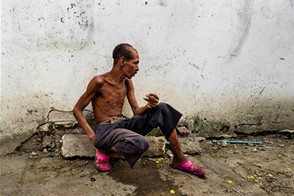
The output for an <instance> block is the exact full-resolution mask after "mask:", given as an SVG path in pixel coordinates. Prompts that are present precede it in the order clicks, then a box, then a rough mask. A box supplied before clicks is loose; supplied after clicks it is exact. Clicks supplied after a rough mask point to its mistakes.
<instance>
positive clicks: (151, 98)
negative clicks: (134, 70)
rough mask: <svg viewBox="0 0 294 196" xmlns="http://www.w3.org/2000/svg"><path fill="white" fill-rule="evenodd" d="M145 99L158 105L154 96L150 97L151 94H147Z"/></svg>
mask: <svg viewBox="0 0 294 196" xmlns="http://www.w3.org/2000/svg"><path fill="white" fill-rule="evenodd" d="M146 97H147V98H148V99H149V100H150V101H152V102H155V103H158V98H156V97H155V96H153V95H151V94H148V95H146Z"/></svg>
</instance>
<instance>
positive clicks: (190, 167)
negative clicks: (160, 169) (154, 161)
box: [170, 160, 205, 178]
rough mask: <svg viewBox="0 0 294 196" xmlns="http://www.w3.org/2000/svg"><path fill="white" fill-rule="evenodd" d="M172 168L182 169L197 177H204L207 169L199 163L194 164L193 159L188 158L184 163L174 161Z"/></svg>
mask: <svg viewBox="0 0 294 196" xmlns="http://www.w3.org/2000/svg"><path fill="white" fill-rule="evenodd" d="M170 167H171V168H174V169H178V170H181V171H183V172H187V173H189V174H193V175H195V176H197V177H200V178H203V177H204V173H205V170H204V168H202V167H199V166H198V165H194V164H193V163H192V162H191V161H189V160H187V161H184V162H182V163H172V164H170Z"/></svg>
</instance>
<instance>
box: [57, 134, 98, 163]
mask: <svg viewBox="0 0 294 196" xmlns="http://www.w3.org/2000/svg"><path fill="white" fill-rule="evenodd" d="M62 141H63V145H62V147H61V153H62V155H63V156H64V157H65V158H69V157H77V156H78V157H94V156H95V147H94V146H93V144H92V143H91V141H90V140H89V138H88V136H87V135H84V134H65V135H64V136H63V137H62Z"/></svg>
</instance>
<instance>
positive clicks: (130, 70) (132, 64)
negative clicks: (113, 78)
mask: <svg viewBox="0 0 294 196" xmlns="http://www.w3.org/2000/svg"><path fill="white" fill-rule="evenodd" d="M130 51H131V52H132V55H133V58H132V59H130V60H127V59H125V60H124V66H123V72H124V74H125V76H126V77H127V78H129V79H131V78H132V77H133V76H135V75H136V73H137V72H138V71H139V55H138V52H137V51H136V50H134V49H132V48H131V49H130Z"/></svg>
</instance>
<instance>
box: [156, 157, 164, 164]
mask: <svg viewBox="0 0 294 196" xmlns="http://www.w3.org/2000/svg"><path fill="white" fill-rule="evenodd" d="M163 160H164V158H158V159H156V161H155V163H157V164H159V163H160V162H161V161H163Z"/></svg>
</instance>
